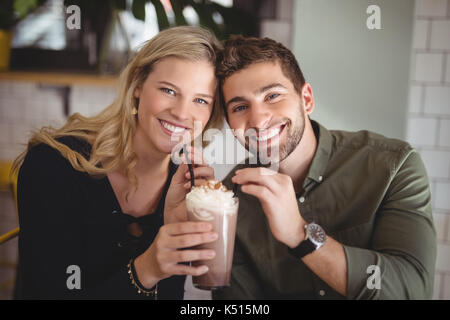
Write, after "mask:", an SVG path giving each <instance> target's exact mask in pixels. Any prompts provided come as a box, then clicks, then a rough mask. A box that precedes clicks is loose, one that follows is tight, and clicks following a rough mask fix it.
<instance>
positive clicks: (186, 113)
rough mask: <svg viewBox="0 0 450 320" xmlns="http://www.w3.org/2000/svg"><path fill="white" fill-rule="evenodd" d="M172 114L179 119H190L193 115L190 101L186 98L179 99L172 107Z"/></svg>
mask: <svg viewBox="0 0 450 320" xmlns="http://www.w3.org/2000/svg"><path fill="white" fill-rule="evenodd" d="M170 113H171V114H172V116H174V117H175V118H177V119H179V120H189V119H190V117H191V110H190V103H189V101H187V100H185V99H179V100H178V101H176V102H175V104H174V105H173V106H172V107H171V108H170Z"/></svg>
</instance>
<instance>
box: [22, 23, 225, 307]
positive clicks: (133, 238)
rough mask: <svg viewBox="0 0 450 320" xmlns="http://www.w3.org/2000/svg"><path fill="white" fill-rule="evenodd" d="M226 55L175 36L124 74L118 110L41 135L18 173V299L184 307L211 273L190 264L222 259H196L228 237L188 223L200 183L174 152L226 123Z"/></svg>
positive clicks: (194, 35) (203, 39)
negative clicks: (221, 85) (187, 288)
mask: <svg viewBox="0 0 450 320" xmlns="http://www.w3.org/2000/svg"><path fill="white" fill-rule="evenodd" d="M219 49H220V43H219V42H218V41H217V40H216V38H215V37H214V36H213V35H212V34H210V33H209V32H208V31H206V30H203V29H200V28H196V27H177V28H172V29H168V30H165V31H163V32H161V33H159V34H158V35H157V36H155V37H154V38H153V39H151V40H150V41H148V42H147V43H146V44H145V46H143V47H142V49H141V50H140V51H139V53H138V54H137V55H136V57H135V58H134V59H133V60H132V61H131V62H130V63H129V65H128V66H127V67H126V69H125V70H124V71H123V73H122V75H121V78H120V85H119V91H118V95H117V98H116V100H115V101H114V102H113V104H112V105H110V106H109V107H108V108H106V109H105V110H104V111H102V112H101V113H100V114H98V115H96V116H94V117H90V118H86V117H83V116H81V115H79V114H74V115H72V116H71V117H70V118H69V120H68V121H67V123H66V124H65V125H64V126H63V127H62V128H60V129H57V130H55V129H51V128H43V129H41V130H40V131H39V132H37V133H36V134H34V136H33V137H32V139H31V140H30V141H29V143H28V148H27V150H26V151H25V152H24V153H23V154H22V155H21V156H19V158H18V159H17V160H16V162H15V168H16V170H18V168H19V167H20V171H19V181H18V202H19V219H20V237H19V268H18V279H17V285H16V291H17V292H16V298H19V299H21V298H25V299H29V298H44V299H47V298H59V299H61V298H62V299H65V298H68V299H70V298H113V299H115V298H120V299H139V298H143V299H155V298H157V299H182V298H183V292H184V290H183V288H184V279H185V275H199V274H202V273H205V272H207V268H206V267H205V266H201V267H191V266H189V264H188V263H187V262H189V261H193V260H199V259H208V258H212V257H213V256H214V252H212V251H209V250H192V249H188V250H186V248H189V247H192V246H194V245H197V244H200V243H206V242H211V241H214V240H215V239H216V238H217V234H215V233H213V232H212V231H211V225H210V224H203V223H193V222H187V221H186V218H185V206H184V197H185V194H186V193H187V191H188V190H189V179H190V176H189V172H188V170H187V166H186V165H185V164H181V165H179V166H178V167H177V166H176V165H175V164H174V163H173V162H172V161H171V151H172V149H173V148H174V146H175V144H176V143H177V141H179V139H180V138H181V137H182V136H184V135H185V134H191V136H193V133H194V132H193V129H194V122H196V123H201V125H202V127H203V128H204V129H206V128H208V127H212V126H217V125H218V124H219V122H220V120H221V119H222V115H221V113H220V108H216V107H215V93H216V86H217V82H216V77H215V64H216V53H217V50H219ZM191 151H192V149H191ZM193 153H194V152H191V155H192V154H193ZM194 175H195V179H196V183H198V182H200V181H201V179H206V178H211V177H213V175H214V173H213V170H212V168H210V167H208V166H207V165H201V164H200V165H196V166H195V168H194Z"/></svg>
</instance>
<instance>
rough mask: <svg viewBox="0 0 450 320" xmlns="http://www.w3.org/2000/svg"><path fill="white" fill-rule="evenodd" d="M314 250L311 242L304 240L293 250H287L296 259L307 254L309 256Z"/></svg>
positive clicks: (314, 247)
mask: <svg viewBox="0 0 450 320" xmlns="http://www.w3.org/2000/svg"><path fill="white" fill-rule="evenodd" d="M314 250H316V246H315V245H314V243H312V241H311V240H309V239H306V240H303V241H302V242H300V244H299V245H298V246H297V247H295V248H292V249H291V248H289V252H290V253H291V254H292V255H293V256H294V257H296V258H298V259H301V258H303V257H304V256H306V255H307V254H310V253H311V252H313V251H314Z"/></svg>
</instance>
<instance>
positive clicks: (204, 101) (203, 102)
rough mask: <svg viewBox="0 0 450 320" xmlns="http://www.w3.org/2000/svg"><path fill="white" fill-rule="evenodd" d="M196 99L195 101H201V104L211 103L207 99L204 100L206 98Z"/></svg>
mask: <svg viewBox="0 0 450 320" xmlns="http://www.w3.org/2000/svg"><path fill="white" fill-rule="evenodd" d="M194 101H195V102H198V103H200V104H209V103H208V101H206V100H204V99H201V98H196V99H195V100H194Z"/></svg>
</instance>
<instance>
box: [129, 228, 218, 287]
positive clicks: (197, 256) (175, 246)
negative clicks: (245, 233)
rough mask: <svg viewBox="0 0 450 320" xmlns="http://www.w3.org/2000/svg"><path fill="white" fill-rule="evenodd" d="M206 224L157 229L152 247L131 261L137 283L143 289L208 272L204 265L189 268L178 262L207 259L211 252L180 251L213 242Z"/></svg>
mask: <svg viewBox="0 0 450 320" xmlns="http://www.w3.org/2000/svg"><path fill="white" fill-rule="evenodd" d="M211 230H212V225H211V224H210V223H207V222H180V223H172V224H166V225H164V226H162V227H161V228H160V229H159V232H158V234H157V235H156V238H155V240H154V241H153V243H152V245H151V246H150V247H149V248H148V249H147V250H146V251H145V252H144V253H143V254H142V255H140V256H139V257H137V258H136V259H135V262H134V266H135V269H136V273H137V276H138V279H139V282H140V283H141V284H142V285H143V286H145V287H146V288H151V287H153V286H154V285H155V284H156V283H157V282H158V281H160V280H162V279H165V278H168V277H170V276H172V275H192V276H199V275H201V274H204V273H206V272H208V268H207V267H206V266H198V267H192V266H189V265H185V264H179V263H180V262H190V261H196V260H208V259H212V258H214V256H215V252H214V250H209V249H204V250H192V249H187V250H180V249H185V248H190V247H192V246H196V245H199V244H202V243H208V242H213V241H215V240H216V239H217V237H218V235H217V233H215V232H212V231H211Z"/></svg>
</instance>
